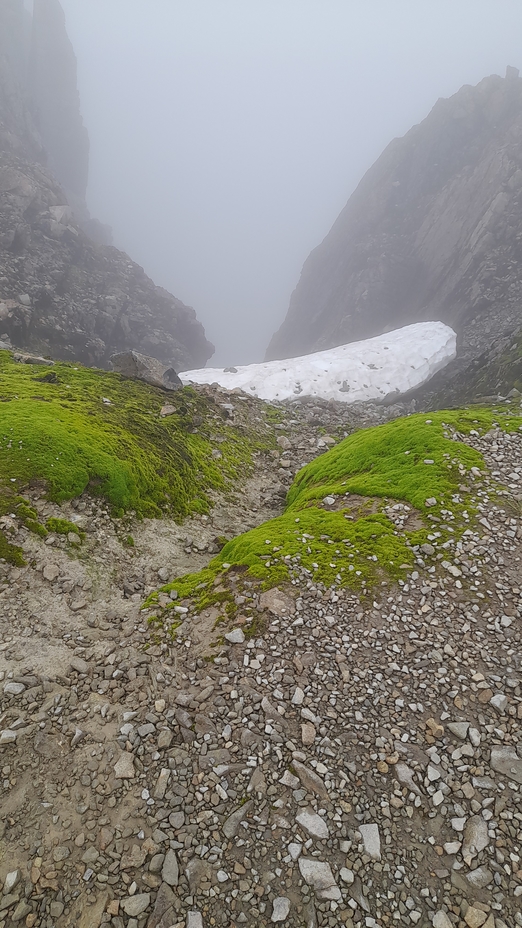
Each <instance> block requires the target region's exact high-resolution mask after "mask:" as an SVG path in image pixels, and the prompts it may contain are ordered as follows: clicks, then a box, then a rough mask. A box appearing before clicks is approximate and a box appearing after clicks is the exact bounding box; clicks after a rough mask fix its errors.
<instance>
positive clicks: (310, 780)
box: [292, 760, 328, 799]
mask: <svg viewBox="0 0 522 928" xmlns="http://www.w3.org/2000/svg"><path fill="white" fill-rule="evenodd" d="M292 766H293V768H294V770H295V772H296V774H297V776H298V777H299V780H300V782H301V784H302V786H304V788H305V789H306V790H308V792H310V793H316V795H317V796H320V797H321V799H328V790H327V789H326V786H325V785H324V783H323V781H322V780H321V777H320V776H319V775H318V774H317V773H316V772H315V771H314V770H310V768H309V767H305V765H304V764H302V763H301V762H300V761H297V760H294V762H293V764H292Z"/></svg>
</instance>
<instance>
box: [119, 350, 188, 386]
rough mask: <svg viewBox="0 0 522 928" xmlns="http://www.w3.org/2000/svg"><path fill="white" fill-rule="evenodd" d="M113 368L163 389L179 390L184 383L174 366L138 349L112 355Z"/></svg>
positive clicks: (133, 378) (123, 375) (129, 376)
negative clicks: (141, 352)
mask: <svg viewBox="0 0 522 928" xmlns="http://www.w3.org/2000/svg"><path fill="white" fill-rule="evenodd" d="M111 364H112V367H113V370H114V371H115V372H116V373H117V374H121V375H122V377H127V378H129V379H131V380H143V381H144V382H145V383H149V384H151V385H152V386H153V387H161V389H163V390H179V389H180V388H181V387H182V386H183V384H182V382H181V380H180V378H179V377H178V375H177V373H176V371H175V370H174V369H173V367H172V366H168V365H166V364H163V363H162V362H161V361H158V359H157V358H151V357H149V356H148V355H144V354H140V353H139V352H138V351H121V352H120V353H119V354H113V355H112V357H111Z"/></svg>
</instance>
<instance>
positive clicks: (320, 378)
mask: <svg viewBox="0 0 522 928" xmlns="http://www.w3.org/2000/svg"><path fill="white" fill-rule="evenodd" d="M456 343H457V336H456V335H455V332H454V331H453V329H451V328H450V327H449V326H447V325H444V323H442V322H417V323H414V324H413V325H407V326H404V327H403V328H402V329H395V330H394V331H393V332H387V333H386V334H385V335H378V336H377V337H376V338H368V339H365V341H361V342H351V344H349V345H340V346H339V347H338V348H329V349H328V350H327V351H317V352H315V353H314V354H307V355H304V356H303V357H300V358H289V359H288V360H286V361H265V362H264V363H262V364H246V365H243V366H242V367H237V368H233V369H230V368H226V369H225V370H223V369H222V368H212V367H210V368H202V369H200V370H195V371H183V372H182V373H181V374H180V375H179V376H180V377H181V380H182V381H183V383H185V384H186V383H218V384H220V386H222V387H225V388H226V389H227V390H234V389H236V388H240V389H241V390H244V392H245V393H250V394H251V396H259V397H260V398H261V399H263V400H292V399H296V397H298V396H312V397H313V396H316V397H320V398H322V399H326V400H340V401H341V402H343V403H361V402H364V401H366V400H384V399H385V398H386V397H389V396H390V395H399V394H401V393H406V392H407V391H408V390H412V389H413V388H414V387H419V386H420V385H421V384H423V383H426V381H427V380H429V379H430V377H433V375H434V374H435V373H436V372H437V371H440V370H441V369H442V368H443V367H445V366H446V364H448V362H449V361H451V360H453V358H454V357H455V354H456Z"/></svg>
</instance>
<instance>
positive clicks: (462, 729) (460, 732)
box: [447, 722, 469, 741]
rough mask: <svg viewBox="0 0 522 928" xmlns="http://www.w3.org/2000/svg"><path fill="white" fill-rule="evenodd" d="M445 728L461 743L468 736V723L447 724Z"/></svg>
mask: <svg viewBox="0 0 522 928" xmlns="http://www.w3.org/2000/svg"><path fill="white" fill-rule="evenodd" d="M447 728H448V729H449V730H450V732H451V733H452V734H453V735H455V736H456V737H457V738H460V739H461V741H465V740H466V737H467V734H468V728H469V722H448V723H447Z"/></svg>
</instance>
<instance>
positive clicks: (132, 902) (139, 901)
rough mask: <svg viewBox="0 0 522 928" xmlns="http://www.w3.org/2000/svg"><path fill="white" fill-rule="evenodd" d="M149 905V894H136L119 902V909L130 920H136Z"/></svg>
mask: <svg viewBox="0 0 522 928" xmlns="http://www.w3.org/2000/svg"><path fill="white" fill-rule="evenodd" d="M149 905H150V893H137V894H136V895H135V896H127V897H126V898H125V899H121V900H120V907H121V908H122V909H123V911H124V912H125V915H128V916H129V917H130V918H138V916H140V915H143V913H144V912H145V911H146V910H147V909H148V907H149Z"/></svg>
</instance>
